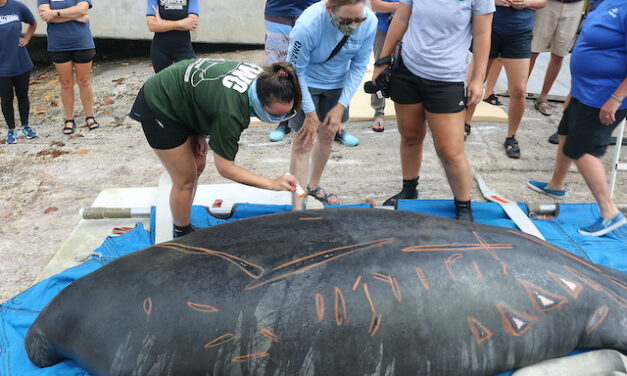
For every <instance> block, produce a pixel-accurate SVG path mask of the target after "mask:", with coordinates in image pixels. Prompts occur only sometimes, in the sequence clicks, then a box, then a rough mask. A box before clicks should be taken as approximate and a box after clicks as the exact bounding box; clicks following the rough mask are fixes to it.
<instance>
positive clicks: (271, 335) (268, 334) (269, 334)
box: [261, 328, 279, 343]
mask: <svg viewBox="0 0 627 376" xmlns="http://www.w3.org/2000/svg"><path fill="white" fill-rule="evenodd" d="M261 334H263V335H264V336H266V337H268V338H270V339H271V340H272V342H275V343H279V336H277V335H276V334H274V333H272V332H271V331H269V330H268V329H266V328H261Z"/></svg>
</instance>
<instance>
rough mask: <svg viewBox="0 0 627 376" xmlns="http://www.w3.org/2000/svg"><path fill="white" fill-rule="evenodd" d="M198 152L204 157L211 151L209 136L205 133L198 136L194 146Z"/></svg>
mask: <svg viewBox="0 0 627 376" xmlns="http://www.w3.org/2000/svg"><path fill="white" fill-rule="evenodd" d="M194 148H195V150H196V154H198V155H200V156H201V157H204V156H206V155H207V153H208V152H209V145H207V138H206V136H205V135H202V134H199V135H197V136H196V146H195V147H194Z"/></svg>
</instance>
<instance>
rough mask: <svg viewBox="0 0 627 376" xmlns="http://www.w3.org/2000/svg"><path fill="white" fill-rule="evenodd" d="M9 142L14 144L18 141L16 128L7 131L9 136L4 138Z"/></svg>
mask: <svg viewBox="0 0 627 376" xmlns="http://www.w3.org/2000/svg"><path fill="white" fill-rule="evenodd" d="M4 140H5V141H6V142H7V144H14V143H16V142H17V132H16V131H15V129H9V133H7V138H5V139H4Z"/></svg>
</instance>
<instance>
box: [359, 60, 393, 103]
mask: <svg viewBox="0 0 627 376" xmlns="http://www.w3.org/2000/svg"><path fill="white" fill-rule="evenodd" d="M391 75H392V70H391V69H390V68H389V67H388V68H385V69H384V70H383V72H381V74H380V75H379V76H377V79H376V81H375V82H374V83H373V82H372V81H367V82H365V83H364V91H365V92H366V93H368V94H376V95H377V97H378V98H379V99H381V98H389V97H390V82H389V80H390V76H391Z"/></svg>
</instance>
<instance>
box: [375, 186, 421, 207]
mask: <svg viewBox="0 0 627 376" xmlns="http://www.w3.org/2000/svg"><path fill="white" fill-rule="evenodd" d="M416 187H418V178H415V179H409V180H404V179H403V190H401V191H400V192H399V193H397V194H395V195H394V196H392V197H390V198H388V199H387V200H385V202H384V203H383V206H394V208H395V209H396V202H397V201H398V200H404V199H409V200H411V199H416V198H418V189H417V188H416Z"/></svg>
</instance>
